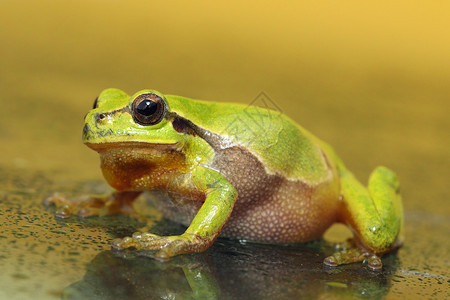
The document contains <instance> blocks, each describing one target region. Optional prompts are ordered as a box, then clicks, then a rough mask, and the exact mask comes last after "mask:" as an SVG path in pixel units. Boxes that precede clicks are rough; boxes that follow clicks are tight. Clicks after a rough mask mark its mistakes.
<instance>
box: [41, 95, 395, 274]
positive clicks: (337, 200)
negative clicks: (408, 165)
mask: <svg viewBox="0 0 450 300" xmlns="http://www.w3.org/2000/svg"><path fill="white" fill-rule="evenodd" d="M146 94H147V95H153V96H156V97H159V98H160V99H162V100H163V102H164V103H165V109H164V114H163V115H162V118H161V119H160V120H158V121H157V122H156V123H155V124H152V125H148V124H144V125H142V124H139V123H138V122H137V119H136V118H135V116H134V114H136V112H135V111H134V110H133V103H134V101H135V100H136V99H137V98H138V97H141V96H142V95H146ZM175 118H180V119H182V120H183V126H181V127H180V126H178V128H176V126H175V125H176V124H175V123H174V119H175ZM236 120H238V122H240V123H239V125H245V126H232V124H233V123H234V122H236ZM85 124H86V125H85V129H84V132H83V142H84V143H85V144H87V145H88V146H89V147H91V148H92V149H94V150H96V151H97V152H99V153H100V156H101V159H102V170H103V173H104V175H105V178H106V179H107V181H108V182H109V184H110V185H111V186H112V187H114V188H115V189H116V190H117V191H116V192H114V193H112V194H111V195H108V196H103V197H100V196H92V197H88V198H84V199H83V200H82V201H75V202H74V201H71V202H69V201H66V202H64V201H63V200H61V199H55V198H54V199H52V200H50V201H49V202H54V203H57V204H58V203H61V202H63V204H65V209H66V210H65V212H63V213H60V215H61V216H68V215H70V214H71V213H77V214H78V215H81V216H91V215H105V214H112V213H125V214H128V215H131V216H134V217H138V218H139V215H138V213H136V212H134V210H133V209H132V206H131V204H132V202H133V201H134V199H135V198H136V197H137V196H138V195H139V194H140V193H141V192H142V191H147V190H176V191H177V192H178V193H179V194H184V193H185V194H186V195H188V194H189V195H191V194H192V193H197V194H200V195H203V197H204V198H203V200H202V205H201V207H200V208H199V209H198V212H196V215H195V217H193V219H192V220H191V222H190V225H189V224H188V225H189V226H188V228H187V230H186V232H185V233H184V234H182V235H180V236H169V237H163V236H156V235H154V234H151V233H135V234H134V235H133V237H126V238H123V239H119V240H116V241H114V242H113V247H115V248H118V249H125V248H129V247H135V248H138V249H153V250H157V252H156V258H158V259H161V260H165V259H168V258H170V257H171V256H174V255H178V254H182V253H191V252H200V251H204V250H206V249H207V248H208V247H209V246H210V245H211V244H212V243H213V242H214V240H215V239H216V238H217V237H218V236H219V234H220V233H221V231H222V229H223V227H224V225H225V224H226V223H227V221H228V219H229V218H230V215H231V213H232V211H233V207H234V204H235V203H236V200H237V199H238V192H237V190H236V188H235V186H233V184H231V183H230V180H229V178H227V176H225V175H224V174H222V172H220V171H218V170H215V169H214V168H212V167H210V166H211V164H212V162H213V160H214V156H215V155H218V154H217V151H216V149H218V148H217V147H216V148H214V147H213V146H212V144H213V143H212V142H211V141H208V140H207V139H206V138H205V137H206V136H211V134H212V135H214V136H216V137H218V140H219V141H220V142H219V144H220V148H227V147H231V146H236V145H238V146H239V147H241V148H242V149H245V150H246V151H248V152H249V153H251V155H252V156H254V157H256V159H257V160H258V161H259V162H260V163H261V164H262V166H263V167H264V169H265V172H266V174H269V175H271V176H278V178H282V179H283V180H286V181H290V182H301V183H302V184H304V185H305V186H308V187H315V186H319V185H320V184H321V183H323V182H325V181H329V182H330V186H331V185H333V186H337V187H338V192H337V193H336V192H331V189H330V191H327V192H326V193H327V195H331V196H327V197H328V198H330V199H331V200H327V201H329V203H330V205H329V206H328V204H327V207H330V209H333V210H336V215H338V216H339V217H338V218H337V219H336V220H330V222H333V221H337V222H343V223H345V224H347V225H348V226H349V227H350V228H351V229H352V231H353V232H354V239H353V243H352V248H350V249H346V250H344V251H341V252H338V253H335V254H334V255H332V256H330V257H328V258H326V259H325V260H324V263H325V264H327V265H330V266H336V265H340V264H345V263H350V262H355V261H362V260H367V261H368V263H369V266H370V267H371V268H373V269H377V268H380V267H381V260H380V258H379V257H380V256H381V255H382V254H384V253H386V252H389V251H391V250H392V249H394V248H396V247H398V246H400V244H401V241H402V239H401V231H402V226H403V224H402V223H403V212H402V203H401V197H400V195H399V193H398V190H399V183H398V180H397V177H396V175H395V173H394V172H392V171H390V170H389V169H387V168H385V167H378V168H377V169H376V170H375V171H374V172H373V173H372V175H371V177H370V179H369V184H368V187H367V188H366V187H364V186H363V185H362V184H361V183H359V181H357V179H355V177H354V176H353V175H352V174H351V173H350V172H349V171H348V170H347V169H346V168H345V166H344V164H343V163H342V161H341V160H340V159H339V158H338V157H337V155H336V154H335V153H334V151H333V150H332V148H331V147H330V146H328V145H327V144H325V143H324V142H322V141H321V140H319V139H318V138H316V137H315V136H313V135H312V134H311V133H309V132H308V131H306V130H305V129H303V128H302V127H300V126H299V125H297V124H296V123H295V122H293V121H292V120H290V119H289V118H288V117H286V116H285V115H283V114H279V113H276V112H274V111H270V110H267V109H263V108H258V107H254V106H244V105H241V104H232V103H216V102H206V101H199V100H193V99H188V98H184V97H179V96H170V95H163V94H161V93H159V92H157V91H154V90H143V91H139V92H138V93H136V94H134V95H133V96H131V97H130V96H128V95H127V94H126V93H124V92H123V91H120V90H118V89H107V90H104V91H103V92H102V93H101V94H100V95H99V97H98V98H97V100H96V104H95V106H94V109H92V110H91V111H89V113H88V114H87V115H86V117H85ZM174 124H175V125H174ZM200 131H201V132H202V133H199V132H200ZM204 132H207V134H205V133H204ZM202 134H203V135H202ZM167 149H171V151H167ZM321 153H322V154H321ZM142 157H145V158H142ZM323 157H326V159H327V163H324V158H323ZM141 158H142V159H141ZM139 159H141V160H140V161H139V163H136V161H137V160H139ZM119 161H120V162H119ZM142 161H144V162H146V163H148V166H149V167H148V171H147V170H146V169H145V168H144V167H137V166H142ZM150 166H151V167H150ZM142 169H144V170H142ZM333 174H334V175H333ZM130 178H134V179H133V180H134V181H133V180H131V179H130ZM324 193H325V192H324ZM328 198H327V199H328ZM237 201H239V200H237ZM295 201H304V200H303V199H301V198H299V199H297V200H295ZM335 204H336V205H335ZM315 218H317V214H316V216H315ZM312 231H314V230H313V229H312V230H311V232H312ZM316 235H317V234H316V233H314V234H312V235H310V237H309V239H311V238H319V237H320V236H316ZM241 238H242V237H241ZM265 241H269V242H278V240H277V239H273V240H271V239H266V240H265Z"/></svg>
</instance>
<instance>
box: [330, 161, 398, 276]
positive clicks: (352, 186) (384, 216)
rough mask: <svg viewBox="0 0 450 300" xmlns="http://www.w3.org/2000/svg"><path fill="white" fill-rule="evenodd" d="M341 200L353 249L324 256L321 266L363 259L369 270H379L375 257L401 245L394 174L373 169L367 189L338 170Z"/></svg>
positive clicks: (396, 186) (350, 175)
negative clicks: (352, 238)
mask: <svg viewBox="0 0 450 300" xmlns="http://www.w3.org/2000/svg"><path fill="white" fill-rule="evenodd" d="M340 176H341V190H342V191H341V193H342V196H343V200H344V211H343V221H344V222H346V223H347V224H348V225H349V226H350V227H352V229H353V230H354V232H355V234H356V239H355V242H356V245H355V246H356V247H355V248H353V249H349V250H344V251H341V252H338V253H335V254H334V255H332V256H330V257H327V258H326V259H325V260H324V263H325V264H327V265H330V266H336V265H341V264H346V263H351V262H357V261H362V260H367V262H368V265H369V267H371V268H372V269H379V268H381V267H382V264H381V259H380V257H379V256H381V255H382V254H384V253H386V252H388V251H391V250H392V249H394V248H396V247H399V246H400V245H401V243H402V236H401V234H402V227H403V207H402V201H401V197H400V194H399V182H398V179H397V176H396V174H395V173H394V172H393V171H391V170H389V169H387V168H385V167H378V168H376V169H375V170H374V171H373V172H372V174H371V176H370V178H369V185H368V189H367V188H366V187H364V186H363V185H362V184H361V183H359V181H358V180H357V179H356V178H355V177H354V176H353V175H352V174H351V173H350V172H348V171H347V170H345V169H342V170H341V171H340Z"/></svg>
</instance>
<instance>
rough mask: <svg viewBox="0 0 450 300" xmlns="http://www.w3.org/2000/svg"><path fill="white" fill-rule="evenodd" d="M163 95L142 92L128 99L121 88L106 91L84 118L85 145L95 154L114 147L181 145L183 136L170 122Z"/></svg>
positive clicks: (148, 91)
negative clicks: (94, 151)
mask: <svg viewBox="0 0 450 300" xmlns="http://www.w3.org/2000/svg"><path fill="white" fill-rule="evenodd" d="M171 119H172V117H171V113H170V108H169V105H168V102H167V100H166V98H165V97H164V95H163V94H161V93H159V92H157V91H153V90H143V91H140V92H138V93H136V94H134V95H133V96H131V97H130V96H128V95H127V94H126V93H124V92H123V91H121V90H118V89H106V90H104V91H103V92H101V93H100V95H99V96H98V97H97V99H96V100H95V102H94V107H93V109H92V110H91V111H89V112H88V114H87V115H86V117H85V125H84V128H83V142H84V143H85V144H86V145H88V146H89V147H91V148H92V149H94V150H96V151H101V150H102V149H105V148H110V147H114V146H115V145H134V146H136V145H146V146H148V145H149V144H154V145H169V146H174V147H176V145H178V144H180V142H181V141H182V139H183V135H181V134H180V133H179V132H177V131H176V130H175V129H174V127H173V125H172V122H171Z"/></svg>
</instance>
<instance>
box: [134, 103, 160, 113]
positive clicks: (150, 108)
mask: <svg viewBox="0 0 450 300" xmlns="http://www.w3.org/2000/svg"><path fill="white" fill-rule="evenodd" d="M156 109H157V105H156V103H155V102H153V101H151V100H144V101H142V102H141V103H139V104H138V106H137V107H136V110H137V112H138V113H140V114H141V115H144V116H151V115H152V114H154V113H155V112H156Z"/></svg>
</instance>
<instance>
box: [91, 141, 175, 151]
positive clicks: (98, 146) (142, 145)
mask: <svg viewBox="0 0 450 300" xmlns="http://www.w3.org/2000/svg"><path fill="white" fill-rule="evenodd" d="M84 144H85V145H86V146H88V147H89V148H91V149H92V150H94V151H97V152H105V151H108V150H112V149H124V150H125V151H129V150H138V149H139V150H145V149H148V150H153V151H154V150H158V151H161V152H166V151H174V150H175V151H177V150H180V149H179V148H180V147H179V143H147V142H128V141H125V142H107V143H89V142H87V143H84Z"/></svg>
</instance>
